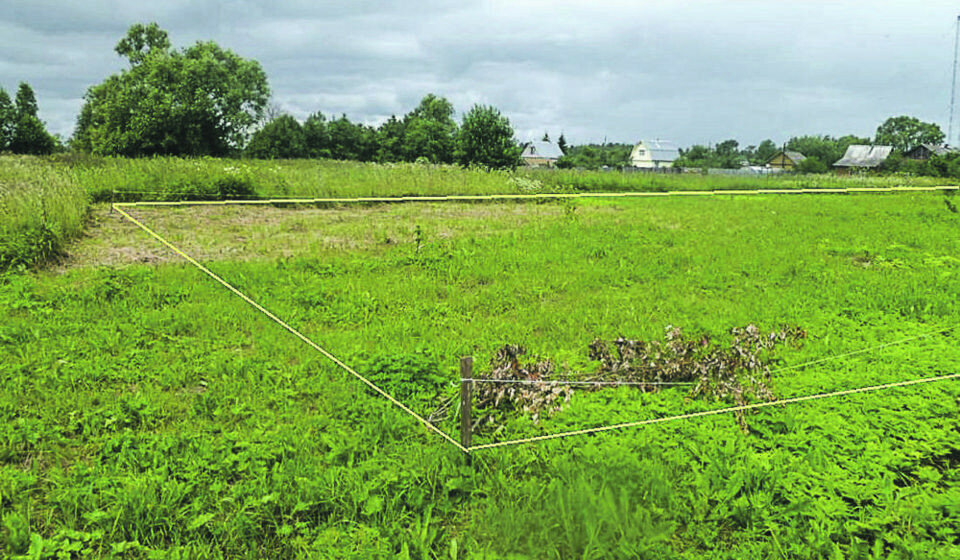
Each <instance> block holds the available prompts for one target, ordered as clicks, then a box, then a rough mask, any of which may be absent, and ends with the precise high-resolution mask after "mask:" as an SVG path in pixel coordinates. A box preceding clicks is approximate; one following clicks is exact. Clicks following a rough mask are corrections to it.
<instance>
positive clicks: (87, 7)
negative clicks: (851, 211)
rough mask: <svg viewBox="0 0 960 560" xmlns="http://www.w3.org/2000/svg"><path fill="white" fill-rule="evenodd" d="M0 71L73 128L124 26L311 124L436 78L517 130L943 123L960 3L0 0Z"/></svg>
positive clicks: (459, 98)
mask: <svg viewBox="0 0 960 560" xmlns="http://www.w3.org/2000/svg"><path fill="white" fill-rule="evenodd" d="M0 4H2V5H3V7H4V8H9V9H4V10H3V11H0V13H2V14H4V15H3V19H2V21H0V52H3V53H4V55H3V57H2V58H0V85H3V86H4V87H6V88H7V89H8V90H9V89H11V88H15V87H16V83H17V82H18V81H20V80H27V81H29V82H30V83H31V84H32V85H33V86H34V87H35V89H36V90H37V91H38V95H39V102H40V107H41V116H42V117H44V118H45V119H46V120H47V121H48V123H49V125H50V127H51V128H52V129H54V130H55V131H56V132H60V133H64V134H68V133H69V132H70V130H71V128H72V124H73V121H74V119H75V114H76V111H77V110H78V109H79V104H80V101H79V100H80V98H81V96H82V95H83V92H84V91H85V90H86V88H87V87H88V86H90V85H92V84H95V83H98V82H100V81H101V80H102V79H103V78H104V77H105V76H106V75H108V74H110V73H112V72H116V71H117V70H118V69H119V68H121V67H122V64H123V61H122V60H120V59H119V58H118V57H116V56H115V55H114V53H113V52H112V48H113V45H114V44H115V43H116V41H117V40H118V39H119V38H120V37H121V36H122V34H123V33H124V31H125V29H126V28H127V27H128V26H129V25H130V24H132V23H134V22H137V21H158V22H159V23H160V24H161V26H163V27H164V28H165V29H167V30H168V31H169V33H170V36H171V39H172V41H173V42H174V44H175V45H186V44H190V43H192V42H193V41H196V40H201V39H213V40H216V41H217V42H219V43H220V44H221V45H223V46H224V47H227V48H230V49H232V50H234V51H235V52H237V53H239V54H240V55H241V56H246V57H250V58H255V59H257V60H259V61H260V62H261V63H262V64H263V66H264V68H265V70H266V71H267V74H268V76H269V79H270V84H271V88H272V90H273V92H274V100H275V102H276V103H277V104H278V105H280V106H281V107H282V108H284V110H287V111H289V112H291V113H292V114H294V115H295V116H298V117H299V118H304V117H305V116H306V115H307V114H309V113H313V112H315V111H318V110H319V111H323V112H324V113H325V114H328V115H331V114H332V115H338V114H340V113H342V112H346V113H347V114H348V115H349V116H350V118H351V119H355V120H359V121H362V122H367V123H371V124H375V123H378V122H382V120H383V119H385V118H387V117H388V116H389V115H391V114H398V115H399V114H403V113H405V112H406V111H408V110H410V109H411V108H412V107H413V106H414V105H416V103H417V101H418V100H419V98H420V97H422V96H423V95H424V94H426V93H429V92H435V93H438V94H440V95H445V96H447V97H448V98H450V99H451V101H453V102H454V103H455V106H456V107H457V110H458V111H459V112H461V113H462V112H465V111H467V110H468V109H469V108H470V106H471V105H472V104H474V103H485V104H492V105H495V106H497V107H498V108H499V109H500V110H501V111H502V112H503V113H504V114H505V115H507V116H508V117H509V118H510V119H511V121H512V122H513V123H514V125H515V127H516V129H517V133H518V136H520V137H522V138H527V137H534V136H539V135H541V134H542V133H543V131H544V130H549V131H550V132H551V133H552V134H556V133H558V132H559V131H560V130H563V131H564V132H565V133H566V135H567V138H568V139H569V140H571V141H574V142H586V141H600V140H602V139H603V138H604V137H606V138H608V139H609V140H611V141H633V140H635V139H637V138H638V137H640V136H659V137H661V138H671V139H674V140H676V141H679V142H680V143H682V144H690V143H694V142H716V141H719V140H723V139H725V138H729V137H736V138H738V139H739V140H740V141H741V142H742V143H744V144H751V143H757V142H759V141H760V140H762V139H763V138H766V137H771V138H773V139H774V140H776V141H782V140H784V139H786V138H787V137H788V136H791V135H794V134H803V133H831V134H845V133H856V134H871V133H872V132H873V130H874V129H875V128H876V126H877V124H879V122H881V121H882V120H883V119H884V118H886V117H888V116H892V115H896V114H914V115H916V116H919V117H921V118H924V119H926V120H933V121H936V122H940V123H941V124H942V126H943V128H944V129H946V122H945V120H946V112H947V107H948V103H949V99H948V96H949V87H950V77H951V76H950V65H951V63H952V47H953V23H954V21H955V17H956V10H957V8H956V7H954V6H953V5H952V4H951V3H950V2H948V1H946V0H934V1H931V2H924V4H923V9H918V8H917V5H916V4H915V3H912V2H905V1H904V2H886V3H876V2H869V3H868V2H865V1H833V2H827V1H805V2H800V3H793V4H783V3H782V2H772V1H756V0H744V1H738V2H721V1H709V0H704V1H671V2H643V3H640V2H632V1H626V0H624V1H610V0H599V1H595V2H573V1H564V0H551V1H546V0H516V1H510V2H507V1H493V0H490V1H467V2H450V1H440V0H426V1H417V2H388V1H385V0H359V1H353V2H339V1H330V0H325V1H319V2H318V1H314V0H297V1H287V2H280V3H273V2H266V1H254V0H205V1H200V2H197V1H187V0H175V1H168V2H165V3H163V4H152V3H150V4H147V3H141V2H134V1H132V0H131V1H127V0H112V1H108V0H95V1H89V2H83V3H77V2H65V1H64V2H57V1H54V0H0Z"/></svg>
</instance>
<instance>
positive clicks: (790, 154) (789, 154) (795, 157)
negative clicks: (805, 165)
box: [774, 150, 807, 163]
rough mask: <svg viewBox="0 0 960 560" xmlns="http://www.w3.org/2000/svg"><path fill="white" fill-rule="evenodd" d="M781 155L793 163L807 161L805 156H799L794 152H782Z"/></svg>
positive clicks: (798, 153)
mask: <svg viewBox="0 0 960 560" xmlns="http://www.w3.org/2000/svg"><path fill="white" fill-rule="evenodd" d="M783 155H785V156H787V157H788V158H790V161H792V162H793V163H800V162H801V161H803V160H805V159H807V156H805V155H803V154H801V153H800V152H794V151H791V150H784V152H783ZM774 157H776V156H774Z"/></svg>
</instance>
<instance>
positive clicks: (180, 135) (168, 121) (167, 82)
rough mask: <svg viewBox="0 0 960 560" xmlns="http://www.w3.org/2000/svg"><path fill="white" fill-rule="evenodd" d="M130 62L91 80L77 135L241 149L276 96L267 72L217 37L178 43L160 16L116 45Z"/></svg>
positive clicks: (191, 148) (129, 149) (114, 141)
mask: <svg viewBox="0 0 960 560" xmlns="http://www.w3.org/2000/svg"><path fill="white" fill-rule="evenodd" d="M115 50H116V52H117V53H118V54H120V55H121V56H124V57H126V58H127V60H128V61H129V63H130V67H129V68H128V69H126V70H123V71H121V72H120V74H115V75H113V76H110V77H109V78H107V79H106V80H105V81H104V82H103V83H102V84H99V85H96V86H93V87H91V88H90V89H89V90H88V91H87V94H86V96H85V103H84V106H83V107H82V109H81V111H80V115H79V117H78V119H77V129H76V133H75V136H74V140H73V143H74V145H75V146H77V147H78V148H81V149H86V150H90V151H93V152H95V153H99V154H118V155H128V156H138V155H154V154H171V155H227V154H229V153H231V152H235V151H237V150H239V149H241V148H242V147H243V145H244V143H245V141H246V139H247V136H248V132H249V129H250V127H251V126H252V125H253V124H254V123H256V122H258V120H259V119H260V117H261V115H262V114H263V111H264V108H265V106H266V103H267V99H268V98H269V87H268V86H267V78H266V74H264V72H263V69H262V68H261V67H260V64H259V63H258V62H256V61H255V60H247V59H244V58H241V57H239V56H237V55H236V54H234V53H233V52H231V51H229V50H226V49H223V48H221V47H220V46H218V45H217V44H216V43H213V42H198V43H196V44H194V45H193V46H190V47H187V48H184V49H180V50H173V49H171V48H170V43H169V40H168V39H167V36H166V32H164V31H163V30H161V29H160V28H159V27H157V26H156V24H150V25H142V24H138V25H134V26H132V27H131V28H130V30H129V31H128V33H127V35H126V37H124V38H123V39H121V40H120V42H119V43H118V44H117V46H116V49H115Z"/></svg>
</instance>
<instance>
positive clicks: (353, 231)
mask: <svg viewBox="0 0 960 560" xmlns="http://www.w3.org/2000/svg"><path fill="white" fill-rule="evenodd" d="M944 199H945V196H944V195H942V194H938V193H927V194H919V195H906V194H898V195H856V196H837V195H815V196H795V197H794V196H789V197H776V196H760V197H751V198H736V197H718V198H705V199H648V200H617V201H588V200H579V201H575V202H566V203H542V204H537V203H525V204H518V203H506V204H422V203H417V204H402V205H380V206H365V207H352V206H347V205H341V206H339V207H335V208H323V209H314V208H309V209H306V208H301V209H296V208H287V209H276V208H269V209H267V208H264V209H237V208H220V209H209V208H204V209H201V208H181V209H148V208H135V209H132V210H131V212H132V213H134V215H135V216H136V217H138V219H143V220H144V221H145V222H146V223H147V224H151V225H153V226H154V227H156V229H157V230H158V231H159V232H160V233H161V234H163V235H165V236H167V237H168V238H169V239H170V240H171V241H172V242H174V243H177V244H180V245H182V246H183V247H185V248H186V249H187V250H188V252H191V253H193V254H196V255H198V256H199V257H201V259H202V260H203V261H205V262H207V263H208V264H209V266H210V267H211V268H212V269H213V270H214V271H215V272H217V273H218V274H221V275H222V276H224V277H225V278H226V279H227V280H228V281H230V282H232V283H234V284H235V285H236V286H238V287H239V288H241V289H242V290H244V291H245V292H246V293H248V294H249V295H250V296H251V297H253V298H254V299H256V300H258V301H260V302H261V303H263V304H264V305H265V306H266V307H268V308H269V309H271V310H272V311H274V312H275V313H277V314H278V315H279V316H280V317H282V318H283V319H285V320H288V321H289V322H290V323H291V324H293V325H294V326H295V327H297V328H299V329H301V330H302V331H303V332H304V333H305V334H307V335H308V336H310V337H312V338H313V339H314V340H316V341H317V342H319V343H320V344H322V345H323V346H324V347H325V348H327V349H328V350H330V351H331V352H333V353H334V354H335V355H337V356H338V357H341V358H342V359H344V360H345V361H346V362H347V363H349V364H351V365H354V366H356V367H357V368H358V369H359V370H360V371H361V372H362V373H365V374H367V375H369V376H371V378H373V379H375V380H376V381H377V382H378V383H380V384H382V385H383V386H384V387H386V388H388V389H389V390H391V391H392V392H394V393H396V394H397V395H398V396H399V397H400V398H401V399H403V400H404V402H406V403H409V404H410V405H411V406H412V407H414V408H415V409H416V410H418V411H420V412H422V413H424V414H432V413H436V417H437V418H438V420H437V422H438V424H439V425H440V426H441V427H442V428H443V429H445V430H447V431H448V432H451V433H453V432H454V431H455V430H456V418H457V416H456V408H455V407H452V408H449V409H446V410H445V412H443V410H444V403H445V402H446V401H448V400H449V399H450V398H451V397H453V396H454V395H455V394H456V392H457V385H456V383H455V381H454V380H455V379H456V376H457V369H456V368H457V358H458V357H459V356H460V355H464V354H470V355H473V356H475V358H476V360H477V373H478V374H481V375H482V374H483V373H484V371H485V367H486V366H485V364H486V363H487V361H488V360H489V359H490V358H491V357H492V355H493V353H494V352H495V351H496V349H497V348H499V347H500V346H501V345H503V344H508V343H510V344H522V345H524V346H525V347H527V348H528V350H529V351H530V352H531V353H533V354H536V355H538V356H541V357H544V358H551V359H553V360H556V361H557V362H558V363H559V364H561V373H563V374H564V375H578V374H583V373H584V372H589V371H590V370H591V369H592V368H595V367H596V366H597V364H596V363H593V362H591V361H590V360H589V358H588V357H587V352H586V347H587V344H589V342H590V341H591V340H593V338H594V337H601V338H605V339H608V340H609V339H612V338H615V337H616V336H618V335H624V336H627V337H631V338H646V339H649V338H658V337H660V336H661V335H662V333H663V331H664V329H665V328H666V327H667V326H668V325H673V326H680V327H683V328H684V329H685V330H686V331H687V332H691V333H694V332H699V333H705V334H710V335H712V336H715V337H717V338H721V339H722V338H724V337H726V336H728V333H729V329H730V328H732V327H736V326H743V325H745V324H748V323H753V324H756V325H758V326H760V327H762V328H765V329H768V328H773V327H776V326H778V325H781V324H791V325H796V326H799V327H801V328H803V329H804V330H806V332H807V333H808V338H807V340H806V341H805V343H804V345H803V346H802V347H801V348H799V349H790V348H785V349H782V350H779V351H777V353H775V354H773V355H771V356H769V358H771V359H773V360H775V362H774V364H775V366H776V367H789V366H792V365H797V364H801V363H805V362H808V361H811V360H817V359H820V358H823V357H828V356H834V355H838V354H841V353H847V352H855V351H858V350H861V349H864V348H869V347H874V346H878V345H882V344H885V343H890V342H895V341H898V340H902V339H904V338H908V337H912V336H918V335H924V334H927V333H932V332H937V331H942V330H945V329H953V330H950V331H948V332H946V333H945V334H939V335H935V336H929V337H925V338H922V339H919V340H916V341H913V342H911V343H908V344H902V345H895V346H889V347H886V348H882V349H879V350H876V351H871V352H866V353H861V354H853V355H850V356H847V357H845V358H843V359H841V360H834V361H829V362H823V363H820V364H815V365H812V366H808V367H805V368H800V369H793V370H784V371H781V372H779V373H775V374H774V378H773V386H774V390H775V391H776V393H777V394H778V395H779V396H784V397H788V396H795V395H802V394H809V393H815V392H820V391H831V390H837V389H845V388H852V387H859V386H864V385H870V384H876V383H883V382H890V381H896V380H902V379H913V378H920V377H923V376H933V375H938V374H946V373H956V372H958V371H960V346H958V344H957V341H958V335H960V332H958V331H960V322H958V319H957V317H958V315H957V305H958V302H960V297H958V296H960V284H958V283H957V278H958V274H960V257H958V256H957V255H960V236H958V235H957V231H958V228H960V218H958V216H957V214H955V213H953V212H951V211H949V209H948V208H947V206H946V205H945V204H944ZM115 219H116V218H115V217H114V218H111V220H115ZM104 227H106V226H104ZM109 227H110V229H109V230H104V231H108V232H109V233H110V235H109V237H108V238H105V239H104V238H99V239H98V238H93V239H88V240H84V241H82V243H81V244H82V245H83V244H86V245H90V248H89V249H78V250H76V251H75V252H76V253H77V254H78V255H82V256H83V257H82V258H78V259H77V260H76V261H75V262H73V263H72V264H71V265H70V266H69V267H67V268H64V269H62V270H59V271H57V272H56V273H54V272H40V273H36V274H7V275H5V276H3V277H2V280H0V282H2V289H0V387H2V390H0V514H2V517H3V523H4V527H5V529H4V530H3V537H2V539H3V540H2V543H3V546H4V547H5V548H4V549H2V550H4V551H5V553H6V554H8V555H11V556H15V555H20V554H29V553H30V551H31V549H32V550H33V551H40V550H42V551H43V552H42V554H43V555H46V556H45V557H55V554H56V553H57V552H61V551H62V552H64V553H66V554H74V555H75V556H76V557H80V556H82V555H83V554H86V555H88V556H93V557H97V556H110V555H114V556H117V557H130V558H148V557H149V558H154V557H157V558H163V557H167V558H193V557H212V558H216V557H223V558H237V557H246V558H262V557H272V558H292V557H305V558H306V557H329V558H351V557H353V558H378V557H379V558H394V557H401V558H403V557H409V558H572V557H577V558H678V559H679V558H684V559H693V558H730V559H734V558H736V559H741V558H811V559H812V558H832V557H837V558H840V557H842V558H951V557H957V556H960V522H958V520H960V505H958V504H960V486H958V479H960V423H958V420H957V413H958V412H960V400H958V399H960V384H958V383H957V382H956V381H946V382H939V383H934V384H926V385H919V386H914V387H910V388H902V389H893V390H889V391H885V392H882V393H872V394H862V395H853V396H849V397H843V398H838V399H833V400H823V401H814V402H809V403H805V404H799V405H791V406H788V407H782V408H781V407H775V408H768V409H764V410H762V411H760V412H757V413H755V414H751V415H749V416H748V418H747V421H748V423H749V426H750V433H749V434H744V433H743V432H741V430H740V429H739V428H738V426H737V424H736V422H735V421H734V420H733V418H730V417H711V418H705V419H699V420H688V421H681V422H676V423H671V424H667V425H658V426H650V427H646V428H641V429H634V430H627V431H623V432H617V433H606V434H601V435H594V436H583V437H577V438H569V439H564V440H558V441H552V442H545V443H541V444H536V445H526V446H518V447H511V448H502V449H491V450H487V451H483V452H478V453H477V455H476V457H475V458H474V462H473V465H472V466H468V465H467V464H466V463H465V461H464V460H463V458H462V456H461V455H460V453H459V452H458V451H457V450H456V449H454V448H453V447H452V446H450V445H449V444H447V443H445V442H444V441H442V440H441V439H440V438H438V437H437V436H435V435H432V434H430V433H429V432H427V431H426V430H424V429H423V428H422V427H420V426H418V425H417V424H416V422H414V421H413V420H412V419H411V418H409V417H407V416H405V415H404V413H402V412H401V411H399V410H397V409H396V408H394V407H392V406H391V405H390V404H389V403H388V402H386V401H385V400H384V399H382V398H380V397H378V396H376V395H374V394H373V393H372V392H370V391H368V390H365V389H363V387H362V386H361V385H360V384H359V383H357V382H356V381H354V380H351V379H350V378H349V377H347V376H346V375H345V374H344V372H342V371H341V370H339V369H337V368H336V367H335V366H333V365H332V364H330V363H329V362H328V361H326V360H325V359H324V358H323V357H322V356H319V355H318V354H317V353H316V352H315V351H313V350H311V349H309V348H308V347H306V346H305V345H303V344H302V343H301V342H299V341H297V340H296V339H295V338H294V337H292V336H291V335H290V334H289V333H286V332H285V331H283V330H282V329H280V328H279V327H278V326H277V325H276V324H275V323H273V322H271V321H269V320H268V319H266V318H265V317H263V316H262V315H260V314H258V313H256V312H255V311H254V310H253V309H252V308H251V307H249V306H248V305H247V304H245V303H244V302H242V301H241V300H239V299H238V298H237V297H236V296H234V295H232V294H230V293H229V292H228V291H226V290H225V289H223V288H222V287H221V286H219V285H218V284H216V283H214V282H213V281H211V280H209V279H208V278H207V277H205V276H204V275H202V273H200V272H199V271H198V270H196V269H195V268H193V267H191V266H188V265H184V264H182V263H180V262H178V261H176V260H167V259H166V257H162V256H161V255H160V254H158V253H149V256H150V258H149V260H148V262H147V264H143V263H142V262H139V263H137V264H129V265H119V264H118V263H120V262H122V261H121V260H120V259H118V257H117V256H118V255H127V256H129V258H130V259H129V260H130V261H134V262H135V261H137V260H138V257H139V256H140V255H144V254H148V253H147V252H149V251H151V250H155V249H152V248H151V243H152V242H150V241H146V242H144V240H145V236H143V234H142V233H141V232H139V231H138V230H136V228H134V227H133V226H129V227H126V228H124V227H121V226H120V225H119V222H117V223H115V224H113V225H110V226H109ZM98 255H99V256H104V255H107V256H108V258H103V259H101V260H98ZM104 263H112V264H111V265H110V266H105V265H104ZM725 405H726V403H723V402H711V401H704V400H697V399H688V398H686V391H685V390H684V389H682V388H672V389H666V390H663V391H661V392H659V393H640V392H638V391H636V390H635V389H631V388H626V387H624V388H617V389H604V390H601V391H595V392H584V391H578V392H576V393H575V394H574V396H573V398H572V399H571V402H570V404H569V405H568V406H567V407H566V408H564V409H563V410H561V411H559V412H556V413H554V414H551V415H548V416H546V417H545V418H542V419H540V421H539V422H534V421H533V420H532V419H531V418H530V417H529V415H528V414H525V413H523V412H522V411H515V412H514V413H513V414H511V415H509V417H508V418H505V419H504V422H503V423H502V428H501V429H500V431H499V432H495V431H493V430H489V429H488V430H486V431H482V432H480V433H479V434H477V436H476V438H477V441H478V442H479V443H483V442H490V441H495V440H497V439H507V438H509V437H517V436H524V435H536V434H543V433H552V432H556V431H562V430H566V429H571V428H582V427H590V426H597V425H602V424H608V423H616V422H622V421H629V420H640V419H645V418H654V417H659V416H666V415H671V414H676V413H681V412H688V411H693V410H702V409H706V408H712V407H719V406H725ZM438 410H440V411H441V412H439V413H437V411H438Z"/></svg>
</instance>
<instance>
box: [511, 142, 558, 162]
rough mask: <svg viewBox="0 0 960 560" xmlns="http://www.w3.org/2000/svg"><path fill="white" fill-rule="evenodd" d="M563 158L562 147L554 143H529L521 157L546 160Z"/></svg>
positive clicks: (524, 147)
mask: <svg viewBox="0 0 960 560" xmlns="http://www.w3.org/2000/svg"><path fill="white" fill-rule="evenodd" d="M562 156H563V151H562V150H561V149H560V146H558V145H556V144H555V143H553V142H543V141H540V142H527V143H526V144H525V145H524V146H523V153H521V154H520V157H531V158H544V159H560V158H561V157H562Z"/></svg>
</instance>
